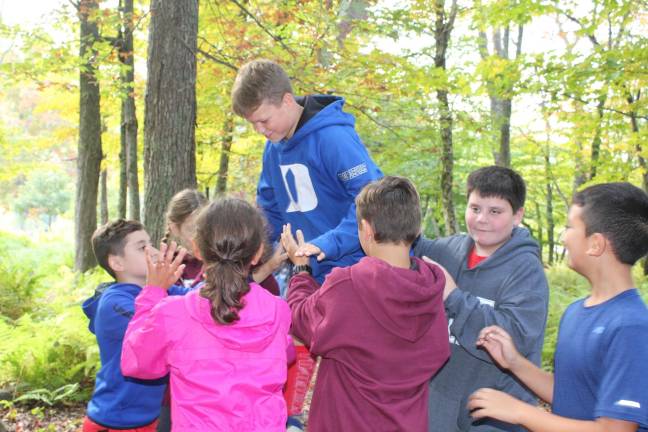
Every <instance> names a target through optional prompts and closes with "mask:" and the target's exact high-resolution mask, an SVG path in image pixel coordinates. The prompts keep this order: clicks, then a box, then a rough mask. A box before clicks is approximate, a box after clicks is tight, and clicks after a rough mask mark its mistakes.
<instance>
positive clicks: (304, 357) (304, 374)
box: [284, 345, 315, 416]
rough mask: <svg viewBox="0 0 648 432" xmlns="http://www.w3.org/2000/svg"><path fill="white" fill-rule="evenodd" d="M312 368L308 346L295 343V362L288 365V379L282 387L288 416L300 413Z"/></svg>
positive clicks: (311, 358)
mask: <svg viewBox="0 0 648 432" xmlns="http://www.w3.org/2000/svg"><path fill="white" fill-rule="evenodd" d="M314 370H315V358H314V357H313V356H312V355H311V353H310V352H309V351H308V348H306V347H305V346H303V345H296V346H295V362H294V363H293V364H292V365H290V366H289V367H288V379H287V381H286V386H285V387H284V399H286V405H287V407H288V415H289V416H292V415H298V414H301V412H302V410H303V407H304V400H305V399H306V393H308V385H309V384H310V381H311V377H312V376H313V371H314Z"/></svg>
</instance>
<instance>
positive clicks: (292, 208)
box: [232, 60, 382, 283]
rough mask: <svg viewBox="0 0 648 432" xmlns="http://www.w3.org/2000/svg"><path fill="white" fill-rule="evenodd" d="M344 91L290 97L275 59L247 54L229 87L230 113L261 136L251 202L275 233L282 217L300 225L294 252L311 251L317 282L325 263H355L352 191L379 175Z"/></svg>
mask: <svg viewBox="0 0 648 432" xmlns="http://www.w3.org/2000/svg"><path fill="white" fill-rule="evenodd" d="M343 105H344V99H342V98H340V97H337V96H324V95H314V96H305V97H297V98H296V97H295V96H294V95H293V91H292V86H291V84H290V79H289V78H288V75H287V74H286V72H285V71H284V70H283V69H282V68H281V66H279V65H278V64H276V63H274V62H272V61H270V60H255V61H252V62H250V63H247V64H245V65H244V66H242V67H241V69H240V70H239V72H238V75H237V77H236V81H235V82H234V87H233V89H232V107H233V110H234V112H235V113H236V114H238V115H240V116H241V117H244V118H245V119H246V120H247V121H249V122H250V123H252V125H253V126H254V128H255V130H256V131H257V132H259V133H261V134H263V135H264V136H265V137H266V138H267V140H268V141H267V143H266V147H265V150H264V152H263V168H262V172H261V177H260V179H259V183H258V186H257V203H258V204H259V206H260V207H261V208H262V209H263V210H264V212H265V215H266V217H267V219H268V221H269V222H270V225H271V228H272V233H271V240H272V241H277V240H278V239H279V237H280V235H281V231H282V227H283V225H284V224H287V223H290V224H291V225H292V226H293V227H294V228H295V229H300V230H301V231H302V232H303V233H304V237H305V239H306V242H307V243H306V244H305V245H304V246H303V247H302V249H301V252H300V255H306V256H312V257H314V258H315V259H311V260H310V261H311V267H312V269H313V277H314V278H315V279H317V281H318V282H319V283H322V281H323V280H324V277H325V276H326V274H328V273H329V272H330V271H331V269H332V268H333V267H344V266H349V265H352V264H355V263H356V262H357V261H358V260H359V259H360V258H361V257H362V256H363V253H362V249H361V247H360V243H359V242H358V233H357V222H356V216H355V211H356V210H355V203H354V200H355V197H356V195H358V193H359V192H360V190H362V188H363V187H364V186H365V185H366V184H367V183H369V182H371V181H373V180H376V179H378V178H380V177H382V173H381V172H380V170H379V169H378V167H376V165H375V164H374V163H373V161H372V160H371V157H370V156H369V154H368V153H367V149H366V148H365V147H364V145H363V144H362V142H361V141H360V137H358V134H357V133H356V131H355V129H354V124H355V119H354V118H353V116H352V115H351V114H348V113H345V112H344V111H342V106H343Z"/></svg>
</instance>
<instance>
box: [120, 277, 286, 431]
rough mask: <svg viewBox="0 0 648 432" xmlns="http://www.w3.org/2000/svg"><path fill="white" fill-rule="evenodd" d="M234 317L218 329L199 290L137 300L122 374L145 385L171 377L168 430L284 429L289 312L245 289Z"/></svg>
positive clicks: (152, 290) (148, 294)
mask: <svg viewBox="0 0 648 432" xmlns="http://www.w3.org/2000/svg"><path fill="white" fill-rule="evenodd" d="M239 316H240V320H238V321H236V322H235V323H234V324H232V325H222V324H218V323H216V322H215V321H214V319H213V318H212V316H211V307H210V302H209V300H207V299H206V298H203V297H202V296H200V292H199V290H195V291H191V292H190V293H188V294H187V295H186V296H184V297H177V296H170V297H168V296H167V293H166V291H165V290H163V289H161V288H158V287H153V286H147V287H145V288H144V289H143V290H142V292H141V293H140V294H139V296H138V297H137V299H136V300H135V316H134V317H133V319H132V320H131V322H130V323H129V325H128V329H127V330H126V335H125V337H124V344H123V348H122V357H121V370H122V373H123V374H124V375H125V376H130V377H135V378H143V379H152V378H160V377H163V376H165V375H167V374H170V386H171V413H172V419H171V421H172V425H173V431H201V432H206V431H285V430H286V403H285V401H284V398H283V396H282V393H281V392H282V388H283V386H284V383H285V382H286V371H287V362H288V360H290V359H289V358H288V357H291V356H293V355H294V347H293V346H292V342H291V339H290V337H289V336H288V331H289V329H290V310H289V308H288V305H287V304H286V302H285V301H283V300H282V299H280V298H279V297H275V296H273V295H272V294H270V293H269V292H267V291H266V290H265V289H263V288H261V286H259V285H258V284H256V283H251V284H250V291H249V292H248V293H247V294H246V295H245V297H244V307H243V309H242V310H241V311H240V312H239Z"/></svg>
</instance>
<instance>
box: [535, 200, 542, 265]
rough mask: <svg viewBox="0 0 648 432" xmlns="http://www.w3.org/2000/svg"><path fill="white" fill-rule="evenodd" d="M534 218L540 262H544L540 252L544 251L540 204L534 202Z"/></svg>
mask: <svg viewBox="0 0 648 432" xmlns="http://www.w3.org/2000/svg"><path fill="white" fill-rule="evenodd" d="M534 204H535V211H536V218H537V220H538V236H537V237H536V240H538V246H540V260H541V261H544V255H543V253H542V250H543V249H544V237H543V227H542V212H541V211H540V204H538V202H537V201H536V202H535V203H534Z"/></svg>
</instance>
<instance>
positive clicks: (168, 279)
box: [145, 242, 187, 290]
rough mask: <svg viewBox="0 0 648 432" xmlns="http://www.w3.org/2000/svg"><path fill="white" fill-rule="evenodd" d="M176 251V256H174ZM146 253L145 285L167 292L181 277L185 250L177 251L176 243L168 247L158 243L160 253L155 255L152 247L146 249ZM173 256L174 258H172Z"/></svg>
mask: <svg viewBox="0 0 648 432" xmlns="http://www.w3.org/2000/svg"><path fill="white" fill-rule="evenodd" d="M176 251H178V254H177V255H176ZM145 253H146V285H151V286H157V287H160V288H163V289H165V290H168V289H169V288H170V287H171V285H173V284H174V283H175V281H177V280H178V279H179V278H180V276H181V275H182V271H183V270H184V268H185V265H184V264H182V260H183V259H184V257H185V255H186V253H187V250H186V249H184V248H182V247H181V248H180V249H178V245H177V243H176V242H171V245H170V246H167V244H166V243H160V252H159V253H158V254H157V258H156V251H155V249H154V248H152V247H147V248H146V250H145ZM174 256H175V257H174Z"/></svg>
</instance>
